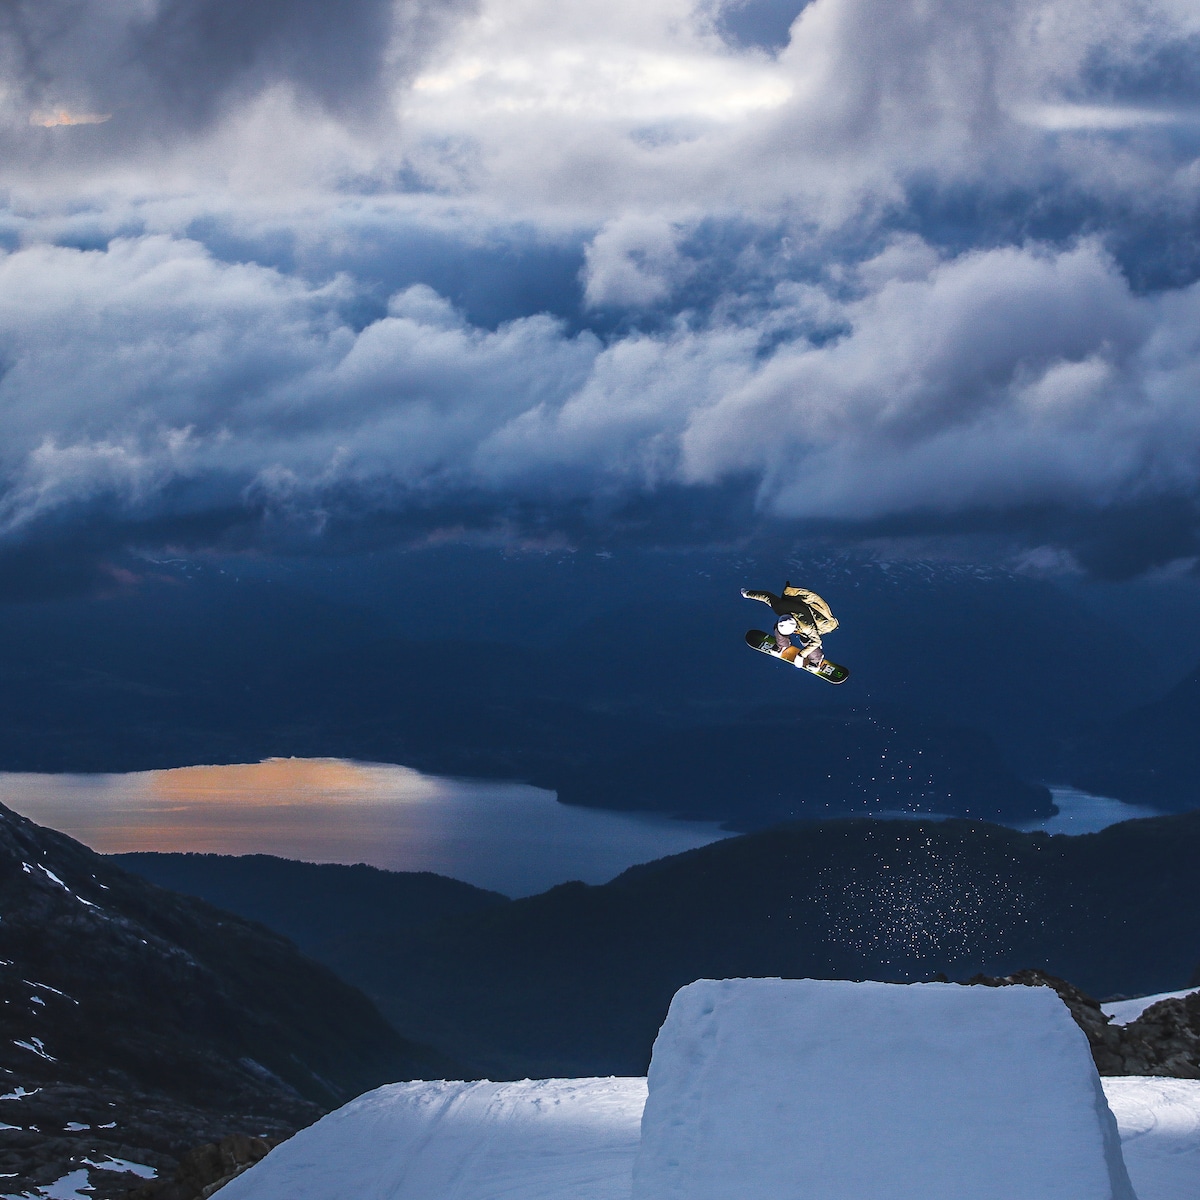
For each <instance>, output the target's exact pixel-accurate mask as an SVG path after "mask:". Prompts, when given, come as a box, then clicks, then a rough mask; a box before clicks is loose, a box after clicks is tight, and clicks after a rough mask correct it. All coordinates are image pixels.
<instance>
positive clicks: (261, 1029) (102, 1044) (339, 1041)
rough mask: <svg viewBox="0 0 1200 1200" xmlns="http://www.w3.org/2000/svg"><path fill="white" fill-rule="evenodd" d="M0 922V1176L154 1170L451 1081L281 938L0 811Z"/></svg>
mask: <svg viewBox="0 0 1200 1200" xmlns="http://www.w3.org/2000/svg"><path fill="white" fill-rule="evenodd" d="M0 912H2V913H3V920H2V921H0V956H2V961H0V999H2V1000H3V1005H2V1008H0V1012H2V1016H0V1021H2V1023H3V1031H4V1036H3V1038H2V1039H0V1073H2V1074H3V1077H4V1079H5V1081H6V1084H7V1087H8V1091H7V1093H6V1095H5V1096H4V1097H3V1098H2V1099H0V1120H2V1121H3V1122H4V1123H5V1124H7V1125H9V1126H11V1127H12V1128H11V1129H6V1130H3V1131H0V1164H2V1166H0V1169H3V1170H5V1171H16V1172H17V1173H18V1175H19V1176H20V1177H21V1179H22V1180H24V1181H25V1182H27V1183H29V1184H31V1185H32V1184H33V1183H38V1184H41V1183H47V1182H50V1180H49V1179H46V1178H42V1177H40V1175H39V1172H42V1173H43V1174H44V1173H45V1172H47V1171H50V1172H52V1171H53V1170H55V1169H60V1168H61V1167H62V1166H64V1165H65V1164H66V1163H69V1161H71V1159H73V1158H74V1159H79V1158H81V1156H83V1155H85V1154H89V1153H90V1154H91V1156H92V1157H93V1158H102V1157H103V1156H104V1155H105V1154H112V1155H115V1156H117V1157H125V1158H130V1157H132V1158H134V1160H135V1161H140V1162H148V1163H149V1165H152V1166H154V1165H162V1166H169V1165H171V1163H172V1162H173V1160H174V1159H175V1158H177V1157H178V1156H179V1155H180V1154H182V1153H183V1152H184V1151H185V1150H187V1149H190V1148H191V1147H193V1146H195V1145H196V1144H198V1143H199V1142H205V1141H209V1140H215V1139H217V1138H220V1137H222V1136H225V1135H226V1134H230V1133H236V1132H243V1133H245V1132H250V1133H274V1134H280V1133H282V1134H287V1133H289V1132H291V1131H292V1130H294V1129H296V1128H297V1127H299V1126H301V1125H304V1124H307V1123H309V1122H310V1121H312V1120H313V1119H315V1118H316V1117H317V1116H318V1115H320V1113H321V1112H322V1111H325V1110H327V1109H329V1108H332V1107H335V1106H337V1105H338V1104H341V1103H343V1102H344V1101H346V1100H348V1099H350V1098H351V1097H353V1096H355V1095H357V1094H359V1093H360V1092H362V1091H364V1090H365V1089H367V1088H370V1087H373V1086H376V1085H377V1084H380V1083H384V1082H390V1081H392V1080H395V1079H402V1078H412V1077H414V1076H422V1075H428V1074H434V1075H437V1076H441V1075H444V1074H447V1073H451V1074H457V1073H459V1072H458V1069H457V1068H456V1066H455V1064H454V1062H453V1061H452V1060H451V1059H449V1058H447V1057H445V1056H442V1055H440V1054H438V1053H436V1052H434V1051H431V1050H428V1049H426V1048H425V1047H422V1046H419V1045H416V1044H414V1043H411V1042H407V1041H405V1039H403V1038H401V1037H400V1036H399V1035H398V1034H397V1033H396V1032H395V1030H394V1029H393V1028H392V1027H391V1026H390V1025H388V1023H387V1022H386V1021H385V1020H384V1019H383V1017H381V1016H380V1014H379V1012H378V1011H377V1010H376V1009H375V1007H374V1006H373V1005H372V1003H371V1002H370V1001H369V1000H368V999H367V998H366V997H365V996H363V995H362V994H361V993H360V992H358V991H356V990H355V989H354V988H353V987H351V986H349V985H348V984H346V983H344V982H343V981H342V980H341V979H339V978H337V976H335V975H334V973H333V972H332V971H330V970H329V969H327V968H326V967H323V966H321V965H319V964H317V963H316V962H313V961H311V960H310V959H307V958H304V957H303V956H302V955H301V954H300V953H299V952H298V951H297V950H296V949H295V947H294V946H293V945H291V943H289V942H287V941H286V940H285V939H284V938H282V937H281V936H280V935H279V934H277V933H275V932H273V931H271V930H269V929H267V928H266V927H264V926H262V925H258V924H255V923H253V922H250V921H247V920H245V919H244V918H241V917H237V916H234V915H232V914H230V913H228V912H222V911H220V910H218V909H215V908H213V907H211V906H210V905H208V904H207V903H205V902H203V901H201V900H197V899H192V898H190V897H186V896H181V895H178V894H175V893H172V892H168V891H164V890H163V889H161V888H158V887H156V886H154V885H152V884H150V883H148V882H146V881H145V880H144V879H142V878H140V877H138V876H136V875H132V874H129V873H128V872H126V871H123V870H121V869H120V868H119V867H117V866H116V865H115V864H114V863H112V862H111V861H109V860H107V859H105V858H102V857H100V856H99V855H96V854H94V853H93V852H92V851H90V850H88V849H87V848H86V847H84V846H82V845H80V844H79V843H78V842H75V841H72V840H71V839H70V838H67V837H65V836H63V835H62V834H58V833H55V832H54V831H52V830H48V829H43V828H41V827H39V826H37V825H35V824H33V823H32V822H31V821H28V820H26V819H25V818H24V817H21V816H18V815H17V814H16V813H13V812H11V811H9V810H8V809H6V808H3V807H2V806H0ZM68 1121H69V1122H73V1123H74V1125H76V1126H78V1128H77V1129H73V1130H72V1129H68V1128H67V1123H68ZM102 1130H111V1132H101V1131H102ZM55 1131H58V1132H55ZM68 1134H70V1136H67V1135H68ZM138 1155H141V1157H138ZM117 1183H121V1184H122V1185H123V1187H128V1185H129V1180H128V1178H126V1179H125V1180H123V1181H120V1180H118V1181H117ZM107 1186H109V1187H110V1191H107V1192H105V1194H117V1193H116V1192H111V1187H115V1186H117V1184H115V1183H113V1181H111V1180H110V1181H109V1184H108V1185H107Z"/></svg>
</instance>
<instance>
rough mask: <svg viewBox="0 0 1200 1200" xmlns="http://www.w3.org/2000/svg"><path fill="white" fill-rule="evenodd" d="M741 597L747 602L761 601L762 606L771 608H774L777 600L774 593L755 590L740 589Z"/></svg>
mask: <svg viewBox="0 0 1200 1200" xmlns="http://www.w3.org/2000/svg"><path fill="white" fill-rule="evenodd" d="M742 595H743V596H745V597H746V599H747V600H761V601H762V602H763V603H764V604H769V605H770V606H771V608H774V607H775V601H776V600H778V599H779V597H778V596H777V595H775V593H774V592H760V591H758V590H757V589H755V588H742Z"/></svg>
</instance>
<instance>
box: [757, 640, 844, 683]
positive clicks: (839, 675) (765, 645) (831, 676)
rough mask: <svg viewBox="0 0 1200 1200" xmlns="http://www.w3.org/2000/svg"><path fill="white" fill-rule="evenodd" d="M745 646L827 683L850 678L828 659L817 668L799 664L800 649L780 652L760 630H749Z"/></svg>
mask: <svg viewBox="0 0 1200 1200" xmlns="http://www.w3.org/2000/svg"><path fill="white" fill-rule="evenodd" d="M746 645H747V646H749V647H750V649H751V650H761V651H762V652H763V654H769V655H770V656H771V657H772V658H781V659H783V661H784V662H788V663H791V664H792V666H794V667H799V668H800V670H802V671H807V672H808V673H809V674H810V675H816V676H818V677H819V678H821V679H824V680H826V681H827V682H828V683H845V682H846V680H847V679H849V678H850V672H849V671H847V670H846V668H845V667H843V666H842V665H841V664H840V663H835V662H830V661H829V659H827V658H826V659H822V661H821V665H820V666H819V667H810V666H807V665H806V664H804V663H801V662H799V661H798V660H799V657H800V649H799V647H797V646H789V647H788V648H787V649H786V650H780V649H779V648H778V647H777V646H776V645H775V639H774V637H772V636H771V634H769V633H764V632H763V631H762V630H761V629H751V630H748V631H747V633H746Z"/></svg>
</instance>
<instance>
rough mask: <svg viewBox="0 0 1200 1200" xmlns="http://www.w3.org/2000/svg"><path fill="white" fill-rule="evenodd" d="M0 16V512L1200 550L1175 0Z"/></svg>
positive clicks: (1183, 99) (99, 11) (223, 9)
mask: <svg viewBox="0 0 1200 1200" xmlns="http://www.w3.org/2000/svg"><path fill="white" fill-rule="evenodd" d="M0 13H2V17H0V46H2V48H3V50H2V52H3V56H4V63H5V68H6V73H5V78H6V80H7V84H6V91H5V93H4V95H3V98H2V101H0V112H2V113H3V114H4V120H3V130H2V132H0V138H2V139H3V140H4V143H5V148H6V149H7V151H8V159H7V161H8V163H9V166H8V167H7V168H6V172H5V173H6V175H7V176H8V178H7V179H6V180H5V183H6V184H7V187H8V191H7V193H6V196H7V199H6V202H5V204H4V205H3V206H2V207H0V245H3V246H4V247H5V250H4V254H3V258H0V539H3V544H6V545H9V546H22V547H25V548H28V547H29V546H30V545H35V544H37V542H38V541H39V539H45V538H48V537H50V536H52V534H53V531H59V533H58V534H53V536H59V534H61V530H62V529H64V528H71V529H79V528H84V527H92V526H95V527H99V526H102V525H107V526H109V527H111V528H113V529H116V530H125V531H126V533H121V534H120V535H119V536H121V537H124V536H130V537H132V536H133V535H132V534H128V532H127V531H128V530H129V529H131V528H134V527H137V528H140V529H141V530H142V532H141V533H140V534H138V535H137V536H139V537H143V538H158V539H167V540H169V539H170V538H171V537H172V536H177V537H183V536H184V533H183V531H184V530H185V529H187V530H191V531H192V532H191V533H190V534H188V535H187V536H189V537H191V538H192V539H193V540H199V541H203V540H204V539H205V538H220V537H222V536H227V535H228V531H229V530H231V529H237V530H238V531H239V533H238V536H239V537H243V538H250V539H253V538H255V537H267V536H273V535H275V534H278V533H279V532H280V531H281V530H286V531H288V536H289V537H294V538H301V539H303V538H308V539H312V540H313V541H314V543H316V542H319V541H320V540H321V539H326V540H328V539H329V538H331V537H335V536H342V534H344V532H345V531H346V530H351V529H353V528H354V527H355V525H356V524H359V525H364V526H366V525H378V524H379V523H380V522H382V523H384V524H387V523H388V522H392V523H394V524H395V526H396V528H397V529H403V530H404V533H403V536H406V537H407V536H417V535H420V536H427V535H429V534H430V533H432V532H434V531H436V530H439V529H441V530H446V529H451V528H454V527H457V526H461V525H462V524H463V523H464V522H465V523H468V524H470V523H474V524H477V525H479V526H481V527H486V526H488V525H489V524H490V525H492V526H494V527H501V526H503V525H504V524H505V523H506V522H513V521H518V522H519V521H520V520H526V519H531V518H530V517H529V514H536V521H537V522H538V523H539V526H540V527H541V528H543V529H552V528H554V527H555V525H556V524H558V525H559V526H561V527H563V528H566V527H567V526H568V525H570V523H571V522H573V521H577V520H578V518H579V514H580V513H583V512H586V513H590V514H591V517H590V519H591V520H593V521H594V522H595V523H596V524H597V527H598V528H599V529H601V530H603V528H604V523H605V522H606V521H612V520H615V517H614V514H615V513H618V512H620V511H621V509H622V506H625V507H628V506H629V505H642V506H645V505H647V504H649V505H650V506H651V507H653V504H654V502H655V498H662V499H663V514H664V515H663V517H662V522H661V528H659V529H658V530H657V531H656V534H655V536H657V537H659V538H661V539H662V540H668V541H669V540H671V539H672V538H676V539H682V540H686V538H687V537H688V536H689V535H688V533H687V531H686V528H685V524H686V523H684V522H676V524H675V525H674V526H672V524H671V522H672V519H673V518H671V517H669V516H668V515H666V514H668V513H669V512H671V511H675V510H674V509H673V508H672V505H675V504H676V503H677V501H678V497H679V496H680V495H691V496H693V497H698V498H703V497H705V496H709V497H712V498H717V499H718V500H719V502H720V503H722V504H723V503H725V500H724V497H727V496H728V494H729V489H730V488H734V489H737V490H740V491H741V492H743V493H746V494H748V495H749V496H751V497H752V499H753V505H754V508H755V511H756V512H757V514H758V516H757V517H756V518H755V519H756V520H761V521H764V522H776V523H788V522H792V523H795V526H796V528H804V529H806V530H814V529H816V530H820V529H827V530H837V531H838V532H839V536H845V537H853V536H856V535H861V536H867V535H868V534H870V533H872V532H878V531H879V530H881V529H891V530H911V531H929V530H938V531H943V532H953V531H955V530H970V529H979V528H984V527H989V528H992V529H1001V530H1005V531H1007V532H1008V533H1009V534H1010V535H1011V537H1012V538H1013V539H1015V540H1016V541H1018V542H1020V541H1022V540H1024V541H1025V542H1026V543H1027V544H1029V545H1041V544H1044V543H1051V544H1056V545H1060V546H1061V547H1063V548H1064V549H1065V550H1067V551H1069V552H1070V553H1073V554H1075V555H1076V556H1077V557H1079V558H1081V559H1083V560H1084V561H1086V562H1087V563H1088V564H1089V565H1092V566H1094V567H1095V568H1096V569H1100V570H1106V571H1110V572H1118V573H1119V572H1126V573H1127V572H1129V571H1137V570H1142V569H1146V568H1148V567H1150V566H1154V565H1159V564H1162V563H1164V562H1168V561H1171V560H1176V559H1181V558H1186V557H1188V556H1193V555H1196V554H1197V553H1200V538H1198V535H1197V530H1198V529H1200V521H1198V520H1197V512H1198V511H1200V482H1198V467H1200V416H1198V415H1197V404H1196V400H1195V397H1196V395H1197V383H1198V382H1200V381H1198V379H1197V375H1198V372H1200V346H1198V344H1197V343H1198V339H1200V319H1198V318H1200V290H1198V289H1200V283H1197V280H1198V279H1200V239H1197V238H1196V235H1195V232H1194V230H1195V228H1196V216H1197V212H1196V209H1197V199H1198V194H1200V193H1198V184H1200V166H1198V163H1200V96H1198V95H1197V88H1196V85H1195V79H1196V78H1197V75H1196V72H1195V70H1193V66H1194V65H1200V58H1198V56H1200V18H1197V17H1196V14H1195V13H1194V11H1193V10H1192V8H1191V6H1189V5H1184V4H1182V3H1167V2H1165V0H1163V2H1160V3H1158V4H1150V3H1147V4H1141V5H1138V6H1129V5H1127V4H1116V3H1109V2H1108V0H1053V2H1051V3H1037V4H1034V3H1032V2H1028V3H1027V2H1025V0H992V2H991V3H987V4H968V3H965V2H964V0H934V2H933V3H929V2H928V0H925V2H922V3H916V0H890V2H889V0H812V3H809V4H807V5H804V4H800V3H782V2H779V3H776V2H775V0H730V2H727V3H725V4H721V5H714V4H712V3H708V4H700V5H695V4H692V3H690V2H685V0H649V2H647V0H640V2H639V3H636V4H635V3H632V2H631V0H610V2H609V3H606V4H604V5H601V4H599V3H598V2H593V0H584V2H581V3H579V4H577V5H571V6H561V5H553V4H550V3H548V2H546V0H503V2H500V0H480V3H479V4H478V5H468V4H465V3H464V4H453V3H441V4H432V3H428V2H426V3H418V2H416V0H413V2H411V3H407V2H406V3H396V4H391V3H386V2H385V0H355V2H354V3H351V4H348V5H345V6H338V7H337V8H332V7H330V6H328V5H324V4H317V3H311V2H308V0H272V2H270V3H266V2H264V3H260V4H256V5H244V4H234V3H232V2H231V0H161V2H158V3H154V2H153V0H126V2H125V3H123V4H121V3H119V4H100V3H98V0H97V2H95V3H80V4H71V5H67V4H65V3H61V4H60V3H57V2H50V3H43V4H39V5H31V4H24V3H20V2H18V0H9V3H6V4H5V5H4V6H3V8H2V9H0ZM56 113H62V114H64V116H65V117H66V118H69V119H64V120H62V121H60V122H56V123H46V124H43V125H38V124H31V121H32V120H33V117H34V115H35V114H43V115H44V114H56ZM109 113H111V114H112V116H111V120H105V121H104V122H103V123H102V124H98V123H92V124H88V123H86V122H95V121H97V120H98V116H99V115H105V116H107V115H108V114H109ZM668 497H669V498H670V503H667V498H668ZM651 524H653V520H651ZM48 531H49V532H48ZM147 531H150V532H147ZM256 531H257V532H256ZM272 531H273V532H272ZM1164 531H1166V532H1164ZM732 532H733V533H735V534H736V530H735V531H732ZM114 536H118V535H114ZM397 536H400V534H397ZM1106 539H1107V541H1106ZM1102 543H1104V544H1105V545H1106V546H1107V549H1104V550H1097V548H1096V547H1097V546H1098V545H1100V544H1102Z"/></svg>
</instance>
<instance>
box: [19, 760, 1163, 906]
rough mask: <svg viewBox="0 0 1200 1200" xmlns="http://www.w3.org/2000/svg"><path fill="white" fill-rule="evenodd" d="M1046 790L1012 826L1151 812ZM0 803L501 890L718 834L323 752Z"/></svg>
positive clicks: (1080, 824)
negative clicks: (1042, 803) (1050, 804)
mask: <svg viewBox="0 0 1200 1200" xmlns="http://www.w3.org/2000/svg"><path fill="white" fill-rule="evenodd" d="M1051 790H1052V791H1053V793H1054V800H1055V803H1056V804H1057V805H1058V807H1059V810H1060V811H1059V813H1058V815H1057V816H1054V817H1049V818H1045V819H1043V820H1039V821H1035V822H1025V823H1021V824H1019V825H1015V826H1014V827H1015V828H1019V829H1023V830H1026V831H1028V830H1032V829H1044V830H1046V832H1048V833H1067V834H1081V833H1093V832H1095V831H1096V830H1098V829H1103V828H1104V827H1105V826H1107V825H1112V824H1115V823H1116V822H1118V821H1125V820H1129V819H1130V818H1132V817H1145V816H1154V815H1156V814H1155V813H1154V812H1152V811H1151V810H1149V809H1144V808H1137V807H1135V806H1134V805H1131V804H1123V803H1122V802H1121V801H1119V800H1112V799H1109V798H1108V797H1105V796H1091V795H1088V794H1087V793H1085V792H1080V791H1078V790H1076V789H1074V788H1053V789H1051ZM0 803H4V804H6V805H7V806H8V807H9V808H12V809H15V810H16V811H17V812H19V813H21V814H23V815H24V816H27V817H29V818H30V819H32V820H34V821H36V822H37V823H38V824H39V825H48V826H49V827H50V828H51V829H58V830H61V831H62V832H63V833H66V834H68V835H69V836H71V837H73V838H76V839H78V840H79V841H81V842H83V843H84V844H85V845H88V846H91V847H92V849H93V850H98V851H99V852H100V853H102V854H115V853H120V852H122V851H129V850H160V851H168V850H191V851H197V852H210V853H214V854H277V855H279V856H280V857H282V858H294V859H301V860H304V861H307V862H340V863H356V862H365V863H370V864H371V865H372V866H376V867H383V868H385V869H387V870H391V871H436V872H437V873H438V874H439V875H450V876H452V877H453V878H455V879H464V880H466V881H467V882H468V883H474V884H477V885H478V886H479V887H486V888H491V889H493V890H495V891H498V892H503V893H504V894H505V895H507V896H529V895H534V894H536V893H537V892H542V891H545V890H546V888H549V887H553V886H554V885H555V884H558V883H565V882H566V881H567V880H570V879H581V880H583V881H584V882H585V883H604V882H606V881H607V880H609V879H612V878H613V877H614V876H615V875H619V874H620V873H621V872H622V871H623V870H625V869H626V868H627V867H630V866H633V865H634V864H635V863H642V862H649V861H651V860H652V859H655V858H662V857H664V856H665V855H668V854H678V853H680V852H681V851H684V850H692V849H695V848H696V847H698V846H704V845H707V844H708V843H710V842H714V841H717V840H718V839H720V838H723V837H728V836H730V835H729V834H728V833H727V832H726V831H724V830H722V829H719V828H718V827H717V825H716V824H714V823H710V822H701V821H676V820H672V819H671V818H669V817H662V816H654V815H650V814H641V813H617V812H607V811H605V810H603V809H595V808H571V807H568V806H566V805H563V804H559V803H558V801H557V800H556V799H555V796H554V793H553V792H550V791H546V790H545V789H543V788H536V787H530V786H528V785H527V784H520V783H489V782H485V781H481V780H471V779H447V778H441V777H438V776H433V775H423V774H422V773H421V772H419V771H414V770H412V769H411V768H409V767H399V766H393V765H389V764H383V763H360V762H350V761H347V760H345V759H335V758H317V759H311V758H310V759H300V758H272V759H268V760H267V761H265V762H261V763H248V764H242V765H237V766H225V767H180V768H177V769H175V770H169V771H140V772H135V773H132V774H126V775H32V774H16V773H10V772H0ZM876 815H877V816H879V817H898V816H904V817H908V818H913V817H916V816H919V815H925V816H928V814H912V813H890V812H889V813H882V812H881V813H878V814H876Z"/></svg>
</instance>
